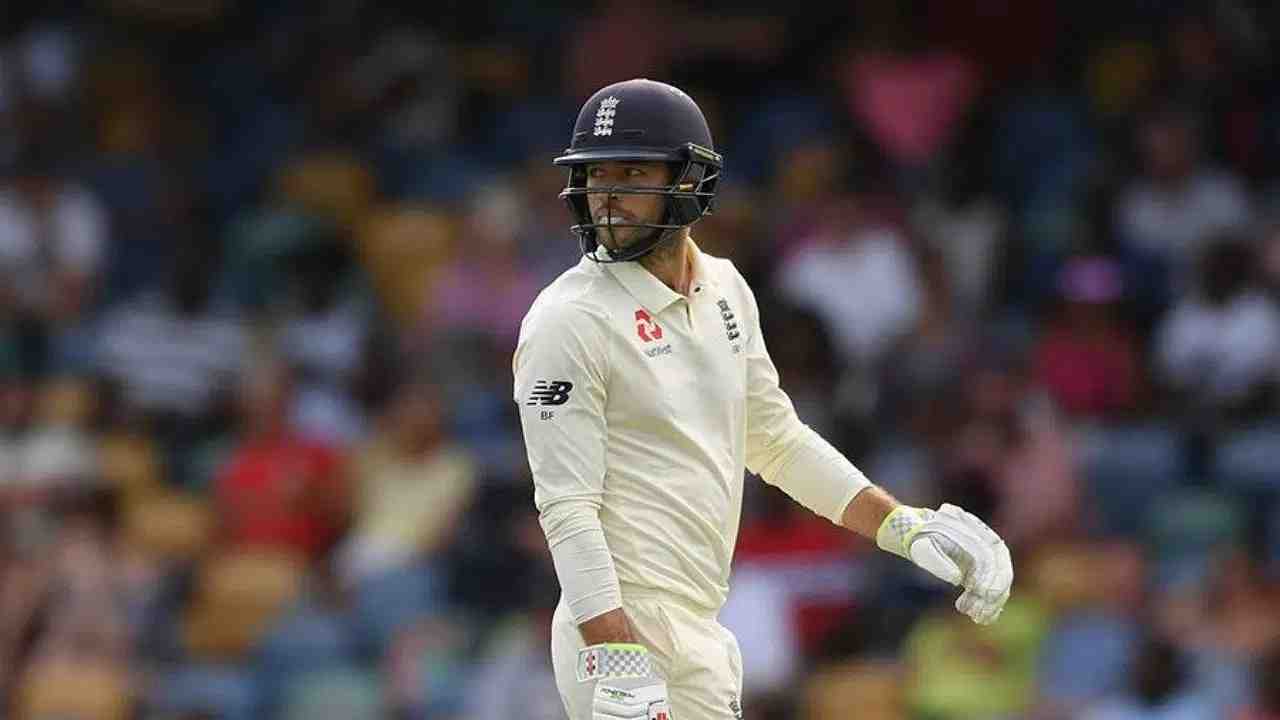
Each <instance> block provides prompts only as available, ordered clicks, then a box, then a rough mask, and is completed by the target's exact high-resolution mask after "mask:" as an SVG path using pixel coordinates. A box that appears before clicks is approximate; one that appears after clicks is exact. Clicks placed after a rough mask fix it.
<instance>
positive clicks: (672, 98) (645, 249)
mask: <svg viewBox="0 0 1280 720" xmlns="http://www.w3.org/2000/svg"><path fill="white" fill-rule="evenodd" d="M608 160H621V161H626V160H630V161H644V162H665V163H668V164H669V165H670V166H671V168H672V173H671V177H672V181H671V184H670V185H665V186H654V187H594V188H590V189H588V188H587V166H588V165H589V164H591V163H598V162H604V161H608ZM555 164H556V165H560V166H563V167H567V168H568V169H569V182H568V184H567V185H566V186H565V188H564V190H563V191H562V192H561V193H560V197H561V198H562V199H564V200H565V202H566V203H568V205H569V211H570V212H571V213H572V214H573V225H572V226H571V227H570V230H572V231H573V233H574V234H575V235H577V236H578V243H579V245H580V246H581V247H582V252H583V254H585V255H586V256H587V257H590V258H591V259H593V260H597V261H599V262H623V261H627V260H636V259H639V258H641V257H643V256H645V255H647V254H649V253H650V252H652V251H653V249H654V248H656V247H657V246H658V245H659V244H661V243H662V242H663V241H664V240H666V239H667V238H670V237H672V236H674V235H675V234H676V233H677V232H678V231H679V230H680V229H681V228H683V227H685V226H687V225H692V224H693V223H695V222H697V221H698V220H700V219H702V218H703V216H705V215H709V214H711V211H712V204H713V200H714V199H715V195H716V187H717V185H718V184H719V181H720V168H721V167H722V165H723V160H722V158H721V156H720V154H719V153H717V152H716V151H715V150H714V146H713V145H712V143H711V130H710V129H709V128H708V127H707V119H706V118H705V117H703V115H702V110H701V108H699V107H698V104H697V103H695V102H694V101H693V98H691V97H689V96H688V95H687V94H685V92H684V91H683V90H680V89H679V88H676V87H673V86H671V85H668V84H666V83H661V82H656V81H653V80H648V79H645V78H637V79H634V80H626V81H624V82H619V83H614V84H613V85H609V86H607V87H604V88H601V89H600V90H598V91H597V92H596V93H595V94H594V95H592V96H591V98H590V99H588V100H587V102H586V104H585V105H583V106H582V110H581V111H579V113H578V122H577V123H575V124H574V127H573V138H572V140H571V141H570V144H569V147H568V149H566V150H565V151H564V154H563V155H561V156H560V157H557V158H556V159H555ZM593 193H607V194H612V195H626V194H632V195H662V196H664V197H665V198H666V212H665V215H664V217H663V218H662V220H661V221H660V222H658V223H597V222H594V221H593V220H592V217H591V209H590V207H589V205H588V203H587V197H588V196H589V195H591V194H593ZM611 227H644V228H649V229H651V231H652V232H651V233H650V234H649V235H648V236H647V237H644V238H642V239H640V240H637V241H636V242H634V243H632V244H631V245H628V246H626V247H624V248H619V249H618V250H610V249H609V248H607V247H603V246H601V245H600V243H599V241H598V240H597V233H598V232H599V231H600V229H601V228H611Z"/></svg>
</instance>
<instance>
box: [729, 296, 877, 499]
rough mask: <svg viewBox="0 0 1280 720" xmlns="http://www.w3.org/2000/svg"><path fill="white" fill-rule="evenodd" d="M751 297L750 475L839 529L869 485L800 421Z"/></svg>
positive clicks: (748, 361)
mask: <svg viewBox="0 0 1280 720" xmlns="http://www.w3.org/2000/svg"><path fill="white" fill-rule="evenodd" d="M748 293H750V290H749V289H748ZM748 297H749V298H750V301H751V305H750V313H751V316H750V322H751V333H752V334H751V337H750V338H749V339H748V343H747V347H746V351H747V453H746V455H747V457H746V464H747V469H749V470H751V472H753V473H756V474H757V475H759V476H760V477H761V478H763V479H764V481H765V482H767V483H769V484H771V485H775V486H777V487H778V488H780V489H781V490H783V491H784V492H786V493H787V495H789V496H791V497H792V498H793V499H794V500H796V501H797V502H799V503H800V504H801V505H804V506H805V507H807V508H809V509H810V510H812V511H813V512H814V513H817V514H818V515H821V516H822V517H825V518H827V519H828V520H830V521H831V522H833V523H837V524H839V522H840V518H841V515H842V514H843V513H844V509H845V507H846V506H848V504H849V502H850V501H852V500H853V498H854V496H856V495H857V494H858V493H859V492H861V491H862V490H863V489H865V488H866V487H868V486H870V484H871V483H870V481H868V480H867V478H866V476H864V475H863V474H862V472H861V471H860V470H858V469H857V468H856V467H854V465H853V463H851V462H849V460H848V459H847V458H845V457H844V455H843V454H841V453H840V451H839V450H837V449H835V448H834V447H832V445H831V444H830V443H829V442H827V441H826V440H824V439H823V438H822V437H821V436H820V435H818V433H816V432H814V430H813V429H812V428H810V427H809V426H808V425H805V424H804V423H803V422H801V421H800V418H799V417H798V416H797V415H796V411H795V407H794V405H793V404H792V402H791V398H790V397H788V396H787V394H786V393H785V392H783V390H782V388H781V387H779V384H778V383H779V380H778V371H777V368H775V367H774V364H773V360H772V359H771V358H770V357H769V351H768V349H767V348H766V346H765V341H764V337H763V335H762V334H761V331H760V317H759V309H758V308H757V306H756V303H755V297H754V296H753V295H748Z"/></svg>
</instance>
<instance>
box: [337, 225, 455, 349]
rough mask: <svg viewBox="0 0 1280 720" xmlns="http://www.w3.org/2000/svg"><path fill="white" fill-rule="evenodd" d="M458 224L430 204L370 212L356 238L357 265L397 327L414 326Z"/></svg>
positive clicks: (451, 242) (452, 245)
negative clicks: (359, 263) (372, 284)
mask: <svg viewBox="0 0 1280 720" xmlns="http://www.w3.org/2000/svg"><path fill="white" fill-rule="evenodd" d="M457 228H458V220H457V218H455V217H454V216H452V215H450V214H448V213H445V212H442V211H440V210H437V209H435V208H432V207H428V206H420V205H388V206H384V207H380V208H377V209H376V210H374V211H373V212H372V213H371V214H370V216H369V217H368V219H367V221H366V222H365V223H364V224H363V226H362V227H361V228H360V232H359V234H358V236H357V241H358V243H359V254H360V260H361V263H362V264H363V265H364V268H365V270H366V271H367V272H368V273H369V275H370V276H371V277H372V278H373V283H374V286H375V287H376V289H377V292H378V295H379V297H380V299H381V300H382V302H383V303H384V305H385V306H386V307H387V309H388V311H389V312H390V313H391V315H392V317H394V318H395V319H396V321H397V322H399V323H404V324H409V323H412V322H414V321H415V320H416V319H417V318H418V316H419V315H420V313H421V310H422V303H423V300H424V299H425V298H426V297H427V292H428V289H429V287H430V285H431V282H432V280H433V277H434V274H435V271H436V270H437V269H438V268H439V267H440V265H442V264H443V263H444V262H446V261H447V260H448V259H449V258H450V256H451V255H452V253H453V248H454V243H455V235H456V233H457Z"/></svg>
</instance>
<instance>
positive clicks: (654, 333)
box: [636, 310, 662, 342]
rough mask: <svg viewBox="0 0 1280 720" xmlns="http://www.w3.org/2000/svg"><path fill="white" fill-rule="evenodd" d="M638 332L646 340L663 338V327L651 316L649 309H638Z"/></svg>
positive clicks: (651, 340)
mask: <svg viewBox="0 0 1280 720" xmlns="http://www.w3.org/2000/svg"><path fill="white" fill-rule="evenodd" d="M636 334H637V335H639V336H640V339H641V340H643V341H645V342H653V341H654V340H661V339H662V328H661V327H658V323H656V322H654V321H653V318H651V317H649V312H648V311H647V310H637V311H636Z"/></svg>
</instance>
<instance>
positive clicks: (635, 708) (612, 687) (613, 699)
mask: <svg viewBox="0 0 1280 720" xmlns="http://www.w3.org/2000/svg"><path fill="white" fill-rule="evenodd" d="M591 720H671V705H670V702H669V701H668V699H667V683H666V682H664V681H663V680H660V679H658V678H614V679H610V680H600V681H599V682H597V683H596V691H595V695H593V696H592V698H591Z"/></svg>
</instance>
